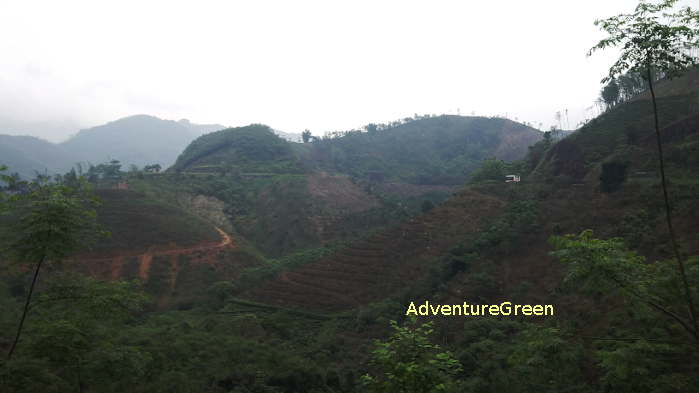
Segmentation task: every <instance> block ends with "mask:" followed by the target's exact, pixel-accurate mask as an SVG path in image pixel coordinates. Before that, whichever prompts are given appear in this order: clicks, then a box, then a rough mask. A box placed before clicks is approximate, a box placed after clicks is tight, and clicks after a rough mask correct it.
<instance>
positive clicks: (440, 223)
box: [243, 190, 503, 311]
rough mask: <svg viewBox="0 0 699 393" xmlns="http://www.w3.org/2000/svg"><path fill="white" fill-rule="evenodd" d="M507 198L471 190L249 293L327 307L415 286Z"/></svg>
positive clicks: (292, 303) (251, 296)
mask: <svg viewBox="0 0 699 393" xmlns="http://www.w3.org/2000/svg"><path fill="white" fill-rule="evenodd" d="M502 204H503V202H502V201H500V200H499V199H497V198H494V197H491V196H487V195H483V194H479V193H477V192H474V191H468V190H465V191H463V192H461V193H459V194H457V195H456V196H455V197H454V198H452V199H451V200H449V201H448V202H447V203H445V204H444V205H442V206H440V207H438V208H435V209H434V210H432V211H430V212H429V213H427V214H425V215H422V216H419V217H417V218H415V219H412V220H410V221H408V222H405V223H403V224H401V225H398V226H396V227H394V228H392V229H389V230H387V231H383V232H380V233H378V234H376V235H374V236H371V237H369V238H368V239H365V240H361V241H358V242H356V243H354V244H352V245H351V246H349V247H347V248H345V249H342V250H341V251H339V252H338V253H336V254H334V255H332V256H330V257H327V258H323V259H320V260H318V261H315V262H312V263H309V264H306V265H303V266H301V267H299V268H297V269H293V270H291V271H285V272H282V273H280V274H279V275H278V276H277V277H276V278H275V279H273V280H271V281H270V282H267V283H264V284H263V285H261V286H260V287H259V288H256V289H253V290H251V291H249V292H248V293H245V294H244V295H243V297H246V298H249V299H252V300H255V301H259V302H263V303H267V304H274V305H280V306H285V307H295V308H304V309H311V310H322V311H338V310H347V309H351V308H355V307H357V306H360V305H364V304H367V303H370V302H372V301H376V300H380V299H382V298H383V297H386V296H388V295H392V294H395V293H396V292H397V291H400V290H401V289H404V288H406V287H409V286H411V285H415V284H416V283H418V282H420V281H421V280H423V279H424V278H425V276H426V275H427V274H428V271H429V270H430V268H431V267H432V266H431V265H432V264H433V263H434V258H435V257H437V256H439V255H442V254H444V253H445V252H446V251H447V250H448V249H449V248H450V247H452V246H453V245H454V244H455V243H458V242H459V241H460V240H461V239H463V238H465V237H467V236H469V235H472V234H474V233H476V232H478V231H479V229H480V228H481V225H482V224H483V222H485V221H486V220H488V219H489V218H490V217H492V216H494V215H497V214H498V212H499V210H500V207H501V206H502Z"/></svg>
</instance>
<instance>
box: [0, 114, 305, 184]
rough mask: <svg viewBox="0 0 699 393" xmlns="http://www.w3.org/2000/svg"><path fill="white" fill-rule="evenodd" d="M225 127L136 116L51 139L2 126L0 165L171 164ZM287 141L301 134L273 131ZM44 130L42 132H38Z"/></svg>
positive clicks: (39, 168) (27, 173)
mask: <svg viewBox="0 0 699 393" xmlns="http://www.w3.org/2000/svg"><path fill="white" fill-rule="evenodd" d="M224 128H226V126H224V125H221V124H196V123H192V122H190V121H189V120H187V119H181V120H179V121H174V120H165V119H160V118H157V117H155V116H150V115H134V116H129V117H125V118H121V119H118V120H115V121H111V122H109V123H106V124H103V125H100V126H96V127H92V128H87V129H83V130H80V131H79V132H78V133H77V134H75V135H74V136H73V137H71V138H70V139H68V140H66V141H64V142H61V143H52V142H49V141H46V140H44V139H41V138H37V137H34V136H16V135H3V134H2V132H3V131H4V130H6V131H10V130H12V131H15V129H13V128H9V126H8V127H2V128H0V164H2V165H6V166H8V167H9V168H10V171H12V172H17V173H19V174H20V175H21V176H23V177H33V176H34V174H35V173H36V172H39V173H44V172H47V173H49V174H51V173H62V172H65V171H68V170H69V169H70V168H71V167H73V166H74V165H75V164H77V163H78V162H81V163H92V164H95V165H96V164H99V163H102V162H105V161H109V160H112V159H116V160H119V161H121V163H122V165H124V167H125V168H127V167H128V166H130V165H136V166H139V167H142V166H144V165H149V164H155V163H158V164H160V165H161V166H162V167H163V168H167V167H168V166H170V165H172V164H173V163H174V162H175V159H176V158H177V156H178V155H179V154H180V153H181V152H182V151H183V150H184V149H185V147H187V145H188V144H189V143H190V142H191V141H193V140H194V139H195V138H197V137H199V136H201V135H204V134H207V133H210V132H214V131H218V130H221V129H224ZM275 132H276V133H277V134H278V135H280V136H281V137H282V138H284V139H287V140H289V141H295V142H296V141H300V139H301V138H300V135H298V134H290V133H284V132H281V131H275ZM39 134H40V133H39Z"/></svg>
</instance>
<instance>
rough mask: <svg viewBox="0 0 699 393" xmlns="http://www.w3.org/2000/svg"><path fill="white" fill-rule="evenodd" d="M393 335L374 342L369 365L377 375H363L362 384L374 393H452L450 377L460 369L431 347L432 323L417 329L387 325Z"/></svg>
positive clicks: (453, 384) (444, 353)
mask: <svg viewBox="0 0 699 393" xmlns="http://www.w3.org/2000/svg"><path fill="white" fill-rule="evenodd" d="M391 327H392V328H393V330H394V332H393V335H392V336H391V337H390V338H389V339H388V340H387V341H385V342H381V341H377V342H376V349H374V351H373V355H372V365H374V366H376V367H377V368H378V369H379V370H380V372H381V373H380V374H378V375H370V374H366V375H364V376H363V377H362V381H363V383H364V384H365V385H366V386H367V387H368V388H369V390H370V391H372V392H375V393H431V392H452V391H456V390H455V389H456V387H457V382H456V381H455V380H454V376H455V375H456V374H457V373H459V372H460V371H461V365H460V364H459V362H458V361H457V360H456V359H455V358H454V357H453V355H452V354H451V353H450V352H448V351H442V350H441V348H440V347H439V345H436V344H432V343H430V341H429V336H430V335H431V334H432V332H433V329H432V323H426V324H423V325H421V326H417V325H416V321H415V320H413V321H412V326H403V327H401V326H398V324H397V323H396V322H395V321H391Z"/></svg>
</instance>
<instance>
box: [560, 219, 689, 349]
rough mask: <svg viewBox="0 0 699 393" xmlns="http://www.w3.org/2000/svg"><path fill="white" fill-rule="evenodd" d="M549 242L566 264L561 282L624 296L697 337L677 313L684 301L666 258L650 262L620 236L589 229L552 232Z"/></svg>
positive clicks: (589, 290)
mask: <svg viewBox="0 0 699 393" xmlns="http://www.w3.org/2000/svg"><path fill="white" fill-rule="evenodd" d="M550 242H551V244H552V245H553V246H554V248H555V251H554V252H552V255H553V256H555V257H558V258H559V259H560V260H561V261H562V262H563V263H565V264H567V265H568V273H567V275H566V277H565V279H564V282H563V283H564V285H566V286H571V285H574V286H575V287H578V288H580V289H582V290H585V291H588V292H591V293H593V294H605V295H606V296H615V295H616V296H622V297H624V298H627V299H628V300H629V301H631V302H634V303H636V305H637V306H644V307H648V308H650V309H651V310H653V311H655V312H657V313H659V314H660V315H662V316H663V317H665V318H667V319H668V320H669V321H671V322H672V323H673V325H672V326H671V327H669V328H668V331H669V332H670V333H674V332H679V331H684V332H685V333H687V334H688V335H689V337H691V338H692V339H693V340H696V341H699V331H697V330H696V329H695V328H694V326H693V324H692V321H691V320H689V321H687V320H686V319H685V318H686V317H684V316H682V315H681V314H680V313H678V311H679V310H681V309H682V302H683V301H680V302H678V301H677V297H676V296H673V294H674V293H676V292H677V289H678V288H677V286H676V285H673V284H672V281H673V280H674V279H675V278H676V277H677V271H671V270H669V269H668V267H669V264H668V263H667V262H662V261H661V262H657V263H654V264H649V263H647V262H646V260H645V258H644V257H642V256H640V255H638V254H636V253H635V252H633V251H629V250H628V249H627V248H626V246H625V244H624V241H623V239H620V238H613V239H608V240H600V239H595V238H594V237H593V233H592V231H591V230H589V229H588V230H586V231H583V232H582V233H580V234H579V235H566V236H553V237H551V239H550ZM696 263H697V260H696V258H695V259H694V260H692V261H691V267H692V269H690V272H691V273H692V275H693V277H692V278H693V280H692V282H697V278H699V269H697V266H696ZM685 306H686V305H685Z"/></svg>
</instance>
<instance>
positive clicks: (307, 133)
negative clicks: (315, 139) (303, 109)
mask: <svg viewBox="0 0 699 393" xmlns="http://www.w3.org/2000/svg"><path fill="white" fill-rule="evenodd" d="M301 138H302V139H303V143H308V142H310V141H311V132H310V131H309V130H308V129H305V130H303V132H302V133H301Z"/></svg>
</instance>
